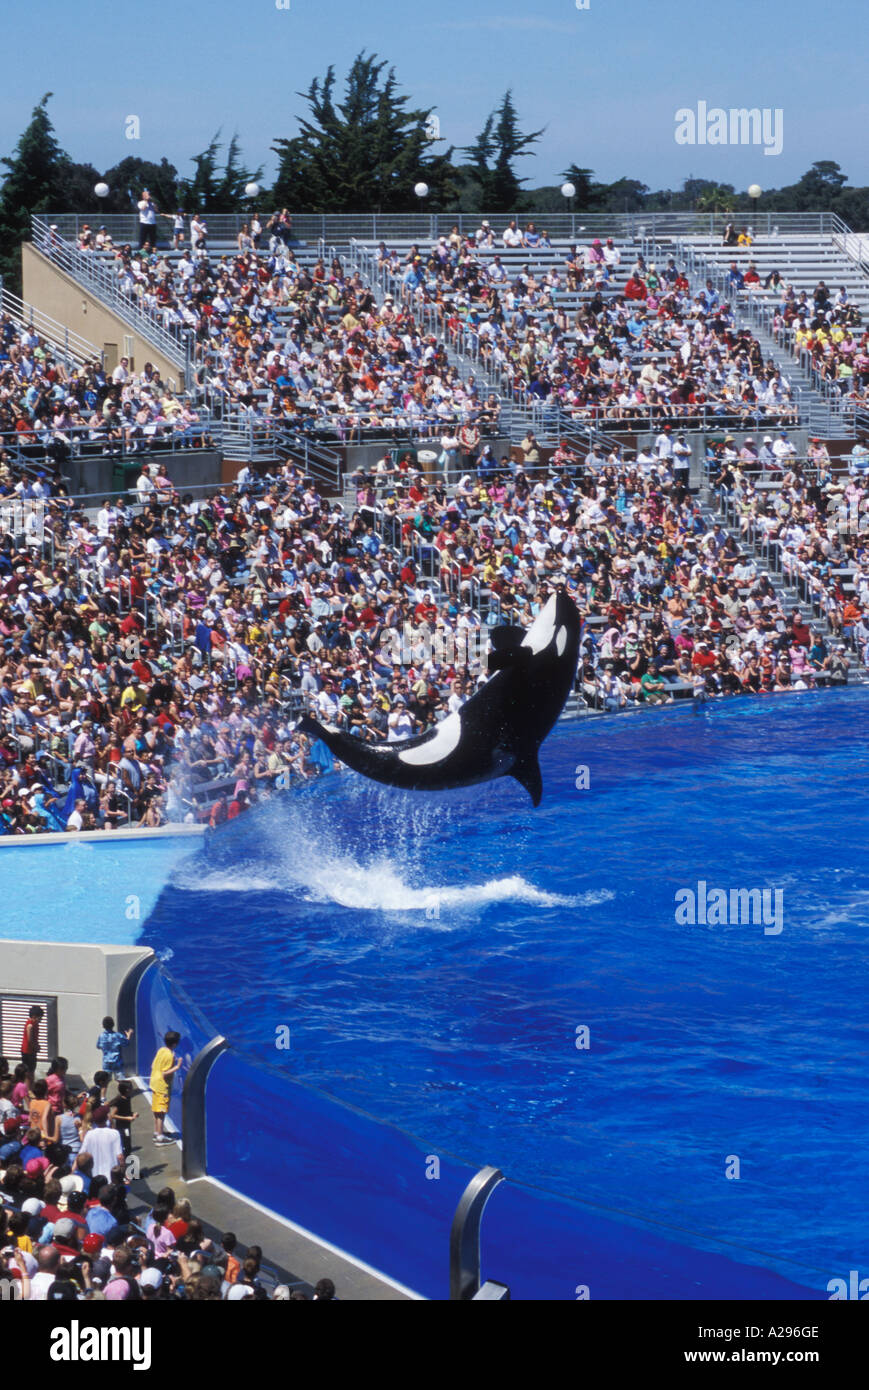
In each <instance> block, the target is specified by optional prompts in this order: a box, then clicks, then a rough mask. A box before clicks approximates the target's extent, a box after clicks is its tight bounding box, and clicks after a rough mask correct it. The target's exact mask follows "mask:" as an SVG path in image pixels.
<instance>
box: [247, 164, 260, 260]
mask: <svg viewBox="0 0 869 1390" xmlns="http://www.w3.org/2000/svg"><path fill="white" fill-rule="evenodd" d="M244 196H245V197H246V198H247V221H248V231H250V224H251V222H252V220H253V212H254V207H253V204H254V199H255V198H258V197H259V184H258V183H255V182H254V181H253V179H252V180H251V181H250V183H246V184H245V186H244ZM254 250H255V251H256V250H258V247H257V246H256V244H254Z"/></svg>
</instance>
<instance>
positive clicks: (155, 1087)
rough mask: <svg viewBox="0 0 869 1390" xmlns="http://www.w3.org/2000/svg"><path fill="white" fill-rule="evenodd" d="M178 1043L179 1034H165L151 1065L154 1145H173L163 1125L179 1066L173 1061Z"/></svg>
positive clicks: (178, 1063)
mask: <svg viewBox="0 0 869 1390" xmlns="http://www.w3.org/2000/svg"><path fill="white" fill-rule="evenodd" d="M180 1041H181V1034H180V1033H175V1032H169V1033H166V1035H165V1036H164V1038H163V1046H162V1047H161V1048H159V1049H158V1051H157V1055H156V1056H155V1058H154V1060H153V1062H152V1063H151V1093H152V1100H151V1110H152V1111H153V1113H154V1143H155V1144H172V1143H174V1140H172V1139H170V1138H169V1135H168V1134H164V1133H163V1125H164V1123H165V1120H166V1114H167V1112H168V1110H169V1095H170V1093H171V1090H172V1077H173V1076H174V1075H175V1073H176V1071H177V1070H178V1068H179V1067H180V1066H181V1062H180V1061H176V1060H175V1048H176V1047H177V1046H178V1044H179V1043H180Z"/></svg>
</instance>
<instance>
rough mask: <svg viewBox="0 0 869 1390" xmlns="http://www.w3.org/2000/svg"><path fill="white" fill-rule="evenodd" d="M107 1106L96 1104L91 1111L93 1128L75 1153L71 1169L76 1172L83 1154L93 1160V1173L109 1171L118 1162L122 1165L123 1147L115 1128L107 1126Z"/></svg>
mask: <svg viewBox="0 0 869 1390" xmlns="http://www.w3.org/2000/svg"><path fill="white" fill-rule="evenodd" d="M108 1118H109V1107H108V1106H107V1105H98V1106H97V1107H96V1109H95V1110H94V1113H93V1122H94V1123H93V1129H89V1130H88V1132H87V1134H86V1135H85V1137H84V1139H83V1140H82V1143H81V1148H80V1149H79V1151H78V1153H77V1154H76V1156H75V1158H74V1160H73V1164H72V1171H73V1172H74V1173H77V1172H78V1170H79V1167H80V1166H81V1162H82V1159H83V1157H84V1156H85V1154H90V1156H91V1159H92V1160H93V1169H92V1171H93V1172H94V1173H103V1174H106V1173H110V1172H111V1171H112V1169H113V1168H116V1167H117V1166H118V1164H121V1165H123V1162H124V1147H123V1144H122V1143H121V1136H120V1135H119V1134H118V1132H117V1130H115V1129H109V1128H108V1124H107V1122H108Z"/></svg>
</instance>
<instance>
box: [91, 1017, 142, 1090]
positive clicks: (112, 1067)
mask: <svg viewBox="0 0 869 1390" xmlns="http://www.w3.org/2000/svg"><path fill="white" fill-rule="evenodd" d="M132 1036H133V1030H132V1028H128V1029H127V1031H126V1032H125V1033H119V1032H118V1031H117V1029H116V1028H115V1020H114V1019H113V1018H112V1017H111V1015H110V1014H106V1017H105V1018H104V1019H103V1031H102V1032H101V1033H100V1035H99V1037H98V1038H97V1047H98V1048H99V1050H100V1052H101V1053H102V1054H103V1070H104V1071H107V1072H108V1074H109V1081H114V1080H115V1072H118V1071H120V1070H121V1069H122V1067H123V1062H122V1061H121V1048H122V1047H123V1046H124V1044H125V1043H128V1042H129V1041H130V1038H131V1037H132Z"/></svg>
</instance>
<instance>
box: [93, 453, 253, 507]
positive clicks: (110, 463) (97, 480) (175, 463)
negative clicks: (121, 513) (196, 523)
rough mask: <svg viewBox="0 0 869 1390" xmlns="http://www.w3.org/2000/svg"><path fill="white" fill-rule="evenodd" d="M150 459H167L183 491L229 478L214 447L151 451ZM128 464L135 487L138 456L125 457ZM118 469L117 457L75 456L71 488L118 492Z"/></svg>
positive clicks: (168, 466) (167, 463)
mask: <svg viewBox="0 0 869 1390" xmlns="http://www.w3.org/2000/svg"><path fill="white" fill-rule="evenodd" d="M148 461H149V463H165V465H166V472H167V473H168V474H169V477H170V478H171V479H172V481H173V483H174V484H175V486H176V487H177V488H178V490H179V492H182V493H183V491H184V489H185V488H187V487H192V486H194V485H198V484H202V483H210V484H214V485H215V486H216V485H217V484H218V483H221V482H224V481H226V480H225V479H224V478H223V476H222V460H221V456H220V454H219V453H217V451H216V450H213V449H180V450H178V452H177V453H174V454H154V455H151V456H149V459H148ZM128 465H129V473H128V474H127V477H128V478H129V482H130V486H131V487H133V486H135V482H136V478H137V477H138V474H139V469H140V464H139V463H137V462H136V460H135V458H132V459H125V460H124V466H125V469H126V468H127V466H128ZM114 470H115V461H114V459H110V458H104V457H103V455H102V454H93V455H85V456H84V457H81V458H75V459H71V460H70V462H69V463H68V464H66V476H67V478H68V479H69V490H70V492H71V493H85V494H87V495H94V494H97V495H99V496H103V495H108V493H110V492H115V491H117V489H116V487H115V485H114Z"/></svg>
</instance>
